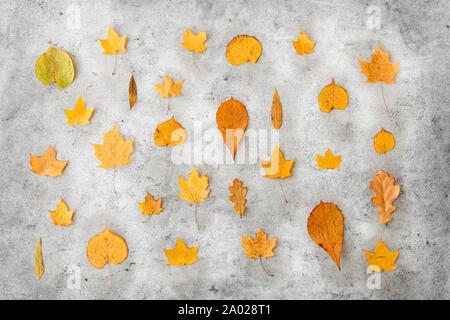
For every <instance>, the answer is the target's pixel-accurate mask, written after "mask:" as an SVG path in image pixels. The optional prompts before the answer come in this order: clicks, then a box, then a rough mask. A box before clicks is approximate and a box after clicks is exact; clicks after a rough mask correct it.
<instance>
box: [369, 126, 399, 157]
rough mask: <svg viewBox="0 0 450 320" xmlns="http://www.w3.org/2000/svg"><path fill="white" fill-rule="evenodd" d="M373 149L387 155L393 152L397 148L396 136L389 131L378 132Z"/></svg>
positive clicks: (382, 129)
mask: <svg viewBox="0 0 450 320" xmlns="http://www.w3.org/2000/svg"><path fill="white" fill-rule="evenodd" d="M373 147H374V148H375V151H376V152H378V153H386V152H389V151H391V150H392V149H394V147H395V139H394V136H393V135H392V133H390V132H389V131H386V130H384V128H381V131H380V132H378V133H377V134H376V135H375V137H374V138H373Z"/></svg>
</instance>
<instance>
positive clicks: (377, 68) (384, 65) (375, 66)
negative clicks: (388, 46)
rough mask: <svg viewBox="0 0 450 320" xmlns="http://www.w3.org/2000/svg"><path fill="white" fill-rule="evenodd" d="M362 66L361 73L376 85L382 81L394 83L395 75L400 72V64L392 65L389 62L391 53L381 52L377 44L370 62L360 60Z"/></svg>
mask: <svg viewBox="0 0 450 320" xmlns="http://www.w3.org/2000/svg"><path fill="white" fill-rule="evenodd" d="M358 61H359V64H360V65H361V73H362V74H365V75H366V76H367V81H366V82H370V83H375V82H379V81H382V82H384V83H394V82H395V80H394V78H395V75H396V74H397V71H398V65H399V64H400V62H397V63H391V62H390V61H389V52H384V51H383V50H381V48H380V46H379V44H378V43H377V48H376V49H375V52H374V53H373V54H372V57H371V59H370V62H366V61H363V60H361V59H359V58H358Z"/></svg>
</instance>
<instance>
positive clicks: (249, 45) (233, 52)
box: [225, 35, 262, 66]
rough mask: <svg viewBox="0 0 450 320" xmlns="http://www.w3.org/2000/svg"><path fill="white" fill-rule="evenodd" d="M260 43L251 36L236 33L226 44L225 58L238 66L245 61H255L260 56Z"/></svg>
mask: <svg viewBox="0 0 450 320" xmlns="http://www.w3.org/2000/svg"><path fill="white" fill-rule="evenodd" d="M261 52H262V46H261V43H260V42H259V41H258V39H256V38H255V37H252V36H247V35H238V36H236V37H234V38H233V39H232V40H231V41H230V42H229V43H228V45H227V51H226V54H225V56H226V58H227V60H228V62H229V63H231V64H232V65H235V66H239V65H241V64H243V63H246V62H251V63H256V61H258V59H259V57H260V56H261Z"/></svg>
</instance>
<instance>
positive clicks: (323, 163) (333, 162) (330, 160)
mask: <svg viewBox="0 0 450 320" xmlns="http://www.w3.org/2000/svg"><path fill="white" fill-rule="evenodd" d="M341 157H342V156H335V155H333V153H332V152H331V150H330V149H329V148H328V150H327V151H326V152H325V156H324V157H322V156H321V155H319V154H318V155H317V157H316V161H317V165H316V166H317V167H319V168H322V169H337V168H340V167H341V165H340V164H341V161H342V159H341Z"/></svg>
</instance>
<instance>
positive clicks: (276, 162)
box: [260, 145, 295, 179]
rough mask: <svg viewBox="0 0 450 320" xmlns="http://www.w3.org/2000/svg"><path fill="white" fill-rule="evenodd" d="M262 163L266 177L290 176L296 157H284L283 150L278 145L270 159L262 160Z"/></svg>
mask: <svg viewBox="0 0 450 320" xmlns="http://www.w3.org/2000/svg"><path fill="white" fill-rule="evenodd" d="M260 161H261V165H262V167H263V169H264V172H265V173H266V175H265V176H264V177H265V178H270V179H276V178H280V179H284V178H287V177H290V176H291V175H292V174H291V170H292V166H293V165H294V161H295V159H292V160H286V159H285V158H284V155H283V152H282V151H281V150H280V148H279V147H278V145H276V146H275V149H274V150H273V152H272V155H271V156H270V160H269V161H264V160H261V159H260Z"/></svg>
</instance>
